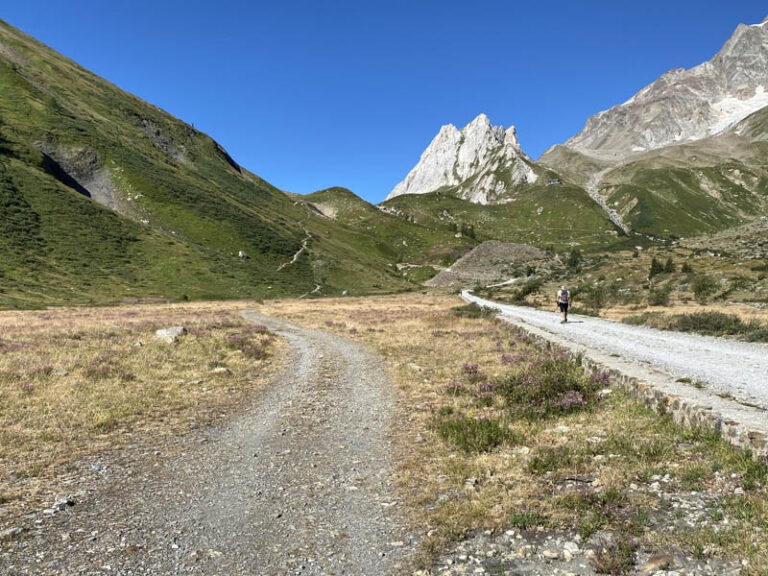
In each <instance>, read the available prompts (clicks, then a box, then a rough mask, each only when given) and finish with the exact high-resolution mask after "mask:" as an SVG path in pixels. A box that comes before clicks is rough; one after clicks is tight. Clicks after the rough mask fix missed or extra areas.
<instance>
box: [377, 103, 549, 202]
mask: <svg viewBox="0 0 768 576" xmlns="http://www.w3.org/2000/svg"><path fill="white" fill-rule="evenodd" d="M532 165H533V161H532V160H531V159H530V158H528V157H527V156H526V155H525V154H524V153H523V151H522V150H521V149H520V143H519V142H518V140H517V132H516V130H515V127H514V126H510V127H509V128H506V129H505V128H504V126H494V125H493V124H491V120H490V118H488V116H486V115H485V114H480V115H479V116H477V117H476V118H475V119H474V120H472V122H470V123H469V124H467V125H466V126H465V127H464V128H462V129H461V130H458V129H457V128H456V127H455V126H453V125H452V124H448V125H446V126H443V127H442V128H440V131H439V132H438V134H437V136H435V138H434V139H433V140H432V142H431V143H430V144H429V146H428V147H427V149H426V150H425V151H424V153H423V154H422V155H421V159H420V160H419V163H418V164H417V165H416V166H415V167H414V168H413V169H412V170H411V171H410V172H409V174H408V175H407V176H406V178H405V179H404V180H403V181H402V182H400V183H399V184H398V185H397V186H395V188H394V190H392V192H391V193H390V194H389V196H387V199H389V198H393V197H395V196H400V195H401V194H426V193H428V192H434V191H435V190H437V189H440V188H444V187H459V188H460V190H459V195H460V196H461V197H464V198H466V199H468V200H471V201H473V202H478V203H482V204H486V203H489V202H494V201H498V198H499V196H500V195H502V194H503V193H504V192H505V191H506V190H507V188H508V187H509V186H511V185H516V184H520V183H533V182H535V181H536V179H537V175H536V173H535V171H534V170H533V169H532V167H531V166H532ZM468 180H471V183H469V182H467V181H468Z"/></svg>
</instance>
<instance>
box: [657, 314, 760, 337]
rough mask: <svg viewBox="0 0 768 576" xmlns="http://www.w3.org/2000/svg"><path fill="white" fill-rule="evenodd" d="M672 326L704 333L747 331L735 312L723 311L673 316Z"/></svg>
mask: <svg viewBox="0 0 768 576" xmlns="http://www.w3.org/2000/svg"><path fill="white" fill-rule="evenodd" d="M670 328H672V329H673V330H679V331H680V332H699V333H702V334H714V335H721V334H739V333H742V332H745V331H746V330H745V329H746V325H745V324H744V322H743V321H742V320H741V318H739V317H738V316H736V315H735V314H725V313H723V312H694V313H693V314H679V315H677V316H673V318H672V321H671V323H670Z"/></svg>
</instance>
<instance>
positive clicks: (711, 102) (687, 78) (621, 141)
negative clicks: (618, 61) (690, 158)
mask: <svg viewBox="0 0 768 576" xmlns="http://www.w3.org/2000/svg"><path fill="white" fill-rule="evenodd" d="M766 106H768V18H766V20H764V21H763V22H762V23H761V24H756V25H752V26H746V25H743V24H742V25H739V27H738V28H737V29H736V31H735V32H734V33H733V35H732V36H731V38H730V39H729V40H728V41H727V42H726V43H725V45H724V46H723V48H722V49H721V50H720V52H719V53H718V54H717V55H716V56H715V57H714V58H712V60H710V61H708V62H705V63H703V64H701V65H699V66H696V67H695V68H692V69H690V70H685V69H682V68H679V69H674V70H670V71H669V72H667V73H666V74H664V75H662V76H661V77H660V78H659V79H658V80H656V81H655V82H654V83H653V84H650V85H649V86H647V87H645V88H643V89H642V90H641V91H640V92H638V93H637V94H636V95H635V96H633V97H632V98H631V99H630V100H628V101H627V102H625V103H624V104H621V105H618V106H614V107H613V108H611V109H610V110H606V111H604V112H600V113H599V114H596V115H595V116H592V117H591V118H589V120H587V123H586V126H585V127H584V129H583V130H582V131H581V132H579V133H578V134H577V135H575V136H574V137H573V138H571V139H570V140H568V141H567V142H565V144H563V145H562V146H563V147H565V148H568V149H570V150H572V151H575V152H578V153H580V154H583V155H586V156H588V157H591V158H596V159H599V160H602V161H608V162H611V163H619V162H622V161H624V160H625V159H627V158H629V157H632V156H636V155H639V154H642V153H644V152H648V151H650V150H655V149H658V148H663V147H665V146H670V145H674V144H683V143H687V142H692V141H696V140H700V139H703V138H707V137H709V136H713V135H715V134H718V133H720V132H722V131H723V130H725V129H726V128H728V127H730V126H733V125H734V124H736V123H738V122H740V121H741V120H743V119H744V118H746V117H747V116H749V115H750V114H752V113H754V112H756V111H757V110H760V109H761V108H764V107H766ZM558 148H559V147H554V148H552V149H550V150H548V151H546V152H545V153H544V154H543V155H542V157H541V159H540V160H541V162H543V163H544V164H546V165H552V166H556V165H557V158H558V156H559V155H558V154H557V149H558Z"/></svg>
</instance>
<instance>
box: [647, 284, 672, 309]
mask: <svg viewBox="0 0 768 576" xmlns="http://www.w3.org/2000/svg"><path fill="white" fill-rule="evenodd" d="M671 293H672V286H670V285H669V284H667V285H666V286H655V287H653V288H651V289H650V291H649V292H648V306H669V295H670V294H671Z"/></svg>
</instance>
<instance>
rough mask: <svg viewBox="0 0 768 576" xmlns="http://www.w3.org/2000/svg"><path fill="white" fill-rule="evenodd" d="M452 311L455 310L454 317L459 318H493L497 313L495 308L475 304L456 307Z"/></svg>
mask: <svg viewBox="0 0 768 576" xmlns="http://www.w3.org/2000/svg"><path fill="white" fill-rule="evenodd" d="M451 310H453V314H454V316H458V317H459V318H492V317H494V316H496V313H497V312H496V310H494V309H493V308H489V307H488V306H480V305H479V304H477V303H475V302H471V303H469V304H465V305H464V306H455V307H453V308H452V309H451Z"/></svg>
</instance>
